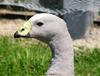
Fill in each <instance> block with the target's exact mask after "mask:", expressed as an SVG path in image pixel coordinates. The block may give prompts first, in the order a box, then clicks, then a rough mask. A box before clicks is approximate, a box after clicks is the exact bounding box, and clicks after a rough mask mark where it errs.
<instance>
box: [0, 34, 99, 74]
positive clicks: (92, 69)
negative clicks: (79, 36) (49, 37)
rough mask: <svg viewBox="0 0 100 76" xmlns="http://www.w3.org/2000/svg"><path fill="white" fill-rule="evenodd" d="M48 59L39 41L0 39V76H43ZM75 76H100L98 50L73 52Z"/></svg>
mask: <svg viewBox="0 0 100 76" xmlns="http://www.w3.org/2000/svg"><path fill="white" fill-rule="evenodd" d="M50 58H51V53H50V49H49V48H48V46H47V45H45V44H43V43H41V42H39V41H34V42H32V40H31V39H14V38H12V37H7V36H5V37H0V76H44V75H45V72H46V71H47V69H48V66H49V62H50ZM75 76H100V49H97V48H94V49H84V48H80V50H75Z"/></svg>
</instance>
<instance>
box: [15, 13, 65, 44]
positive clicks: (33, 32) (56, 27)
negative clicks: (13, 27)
mask: <svg viewBox="0 0 100 76" xmlns="http://www.w3.org/2000/svg"><path fill="white" fill-rule="evenodd" d="M66 29H67V28H66V23H65V22H64V20H62V19H61V18H59V17H57V16H55V15H52V14H48V13H41V14H36V15H34V16H33V17H31V18H30V19H29V20H28V21H26V22H25V23H24V25H23V26H22V27H21V28H20V29H19V30H18V31H16V33H15V34H14V37H15V38H19V37H27V38H36V39H39V40H41V41H44V42H49V41H50V40H52V38H53V37H55V36H57V35H61V34H64V33H65V30H66Z"/></svg>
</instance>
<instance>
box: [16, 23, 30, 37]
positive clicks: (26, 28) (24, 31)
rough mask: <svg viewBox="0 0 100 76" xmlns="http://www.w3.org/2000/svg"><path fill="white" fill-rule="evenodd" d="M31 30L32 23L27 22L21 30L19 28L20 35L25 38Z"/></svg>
mask: <svg viewBox="0 0 100 76" xmlns="http://www.w3.org/2000/svg"><path fill="white" fill-rule="evenodd" d="M30 28H31V25H30V22H29V21H27V22H25V23H24V25H23V26H22V27H21V28H19V30H18V34H20V35H22V36H25V35H27V34H28V33H29V31H30Z"/></svg>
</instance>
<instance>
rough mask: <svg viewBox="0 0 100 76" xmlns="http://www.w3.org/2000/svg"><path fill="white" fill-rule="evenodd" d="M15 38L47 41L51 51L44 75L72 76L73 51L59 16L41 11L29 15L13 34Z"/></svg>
mask: <svg viewBox="0 0 100 76" xmlns="http://www.w3.org/2000/svg"><path fill="white" fill-rule="evenodd" d="M14 37H15V38H19V37H29V38H36V39H38V40H40V41H43V42H45V43H47V44H48V45H49V46H50V48H51V52H52V60H51V66H50V67H49V69H48V71H47V73H46V76H74V62H73V61H74V58H73V57H74V52H73V45H72V39H71V37H70V35H69V32H68V29H67V27H66V23H65V21H64V20H62V19H61V18H59V17H57V16H55V15H52V14H48V13H41V14H36V15H34V16H33V17H31V18H30V19H29V20H28V21H27V22H26V23H25V24H24V25H23V26H22V27H21V28H20V29H19V30H18V31H17V32H16V33H15V34H14Z"/></svg>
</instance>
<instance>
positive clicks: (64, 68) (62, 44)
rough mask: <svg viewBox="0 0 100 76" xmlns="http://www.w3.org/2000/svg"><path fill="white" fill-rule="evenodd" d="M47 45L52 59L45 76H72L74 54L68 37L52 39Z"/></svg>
mask: <svg viewBox="0 0 100 76" xmlns="http://www.w3.org/2000/svg"><path fill="white" fill-rule="evenodd" d="M49 45H50V47H51V50H52V56H53V57H52V63H51V67H50V68H49V70H48V72H47V75H46V76H52V75H53V76H74V62H73V60H74V58H73V57H74V52H73V45H72V40H71V38H70V36H68V35H64V36H63V35H62V36H60V37H59V36H57V37H54V38H53V39H52V41H51V42H50V43H49Z"/></svg>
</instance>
